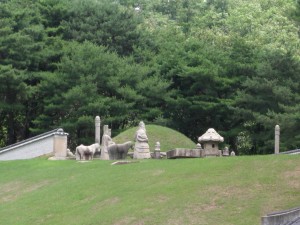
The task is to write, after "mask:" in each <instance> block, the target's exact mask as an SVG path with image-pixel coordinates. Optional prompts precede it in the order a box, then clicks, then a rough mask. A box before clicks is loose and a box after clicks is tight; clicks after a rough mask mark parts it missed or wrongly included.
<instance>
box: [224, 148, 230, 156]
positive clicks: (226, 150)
mask: <svg viewBox="0 0 300 225" xmlns="http://www.w3.org/2000/svg"><path fill="white" fill-rule="evenodd" d="M223 156H229V149H228V147H225V148H224V150H223Z"/></svg>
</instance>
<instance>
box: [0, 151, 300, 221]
mask: <svg viewBox="0 0 300 225" xmlns="http://www.w3.org/2000/svg"><path fill="white" fill-rule="evenodd" d="M299 190H300V155H293V156H288V155H277V156H274V155H270V156H252V157H229V158H225V157H223V158H205V159H176V160H153V159H152V160H151V159H149V160H141V161H140V162H138V163H131V164H127V165H115V166H112V165H111V161H101V160H94V161H92V162H86V163H80V162H76V161H74V160H70V161H48V160H46V159H34V160H20V161H7V162H0V218H1V220H0V224H3V225H10V224H22V225H26V224H28V225H34V224H38V225H40V224H53V225H54V224H55V225H58V224H62V225H65V224H74V225H75V224H84V225H86V224H90V225H92V224H115V225H117V224H118V225H119V224H170V225H171V224H172V225H173V224H209V225H211V224H222V225H239V224H240V225H254V224H260V217H261V216H262V215H265V214H266V213H269V212H272V211H277V210H283V209H288V208H291V207H296V206H300V191H299Z"/></svg>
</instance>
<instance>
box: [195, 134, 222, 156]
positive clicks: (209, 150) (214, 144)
mask: <svg viewBox="0 0 300 225" xmlns="http://www.w3.org/2000/svg"><path fill="white" fill-rule="evenodd" d="M223 141H224V138H223V137H222V136H221V135H219V134H218V133H217V131H215V129H213V128H209V129H208V130H207V131H206V132H205V134H203V135H202V136H200V137H199V138H198V142H199V143H203V149H204V151H205V155H206V156H220V150H219V143H220V142H223Z"/></svg>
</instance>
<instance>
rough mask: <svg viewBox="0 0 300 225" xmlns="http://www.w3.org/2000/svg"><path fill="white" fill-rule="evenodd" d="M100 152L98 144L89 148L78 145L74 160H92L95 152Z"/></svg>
mask: <svg viewBox="0 0 300 225" xmlns="http://www.w3.org/2000/svg"><path fill="white" fill-rule="evenodd" d="M98 151H100V145H99V144H98V143H95V144H92V145H90V146H85V145H79V146H77V147H76V152H75V155H76V160H93V157H94V154H95V152H98Z"/></svg>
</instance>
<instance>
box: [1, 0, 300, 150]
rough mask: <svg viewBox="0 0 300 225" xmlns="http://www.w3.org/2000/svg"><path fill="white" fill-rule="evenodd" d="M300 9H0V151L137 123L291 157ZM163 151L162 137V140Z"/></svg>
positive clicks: (196, 4)
mask: <svg viewBox="0 0 300 225" xmlns="http://www.w3.org/2000/svg"><path fill="white" fill-rule="evenodd" d="M299 24H300V1H295V0H252V1H249V0H151V1H150V0H115V1H112V0H1V1H0V147H1V146H2V147H3V146H5V145H8V144H12V143H15V142H17V141H20V140H23V139H25V138H28V137H31V136H33V135H36V134H39V133H41V132H44V131H48V130H50V129H52V128H57V127H62V128H64V130H65V131H66V132H68V133H69V134H70V138H69V139H70V145H71V146H75V145H77V144H80V143H85V144H87V142H91V141H93V139H94V118H95V116H96V115H99V116H100V117H101V121H102V124H108V125H109V126H110V127H111V128H112V130H113V135H116V134H117V133H119V132H120V131H122V130H124V129H127V128H128V127H132V126H136V125H137V123H138V121H140V120H144V121H145V123H146V124H147V123H152V124H158V125H163V126H167V127H170V128H173V129H176V130H178V131H180V132H182V133H184V134H186V135H187V136H189V137H190V138H192V140H194V141H196V140H197V137H198V136H199V135H201V134H203V133H204V132H205V131H206V130H207V129H208V128H210V127H213V128H215V129H216V130H217V131H218V132H219V133H220V134H221V135H223V136H224V138H225V144H226V145H227V146H229V147H230V149H234V150H236V151H237V152H238V153H239V154H267V153H272V152H273V149H274V147H273V145H274V127H275V125H276V124H279V125H280V126H281V150H290V149H295V148H299V147H300V87H299V85H300V81H299V78H300V54H299V53H300V39H299V34H300V30H299ZM161 141H163V138H162V140H161Z"/></svg>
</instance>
